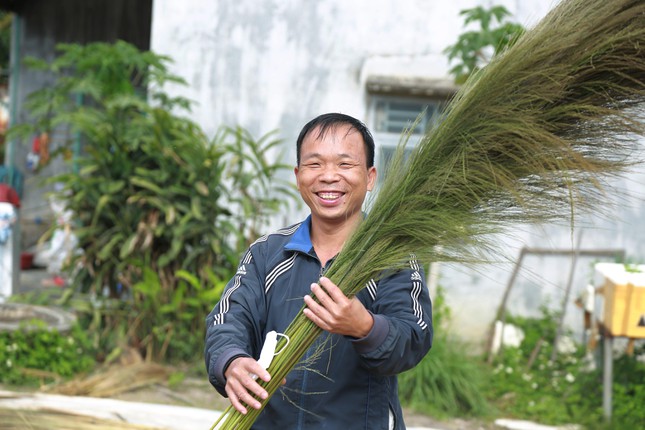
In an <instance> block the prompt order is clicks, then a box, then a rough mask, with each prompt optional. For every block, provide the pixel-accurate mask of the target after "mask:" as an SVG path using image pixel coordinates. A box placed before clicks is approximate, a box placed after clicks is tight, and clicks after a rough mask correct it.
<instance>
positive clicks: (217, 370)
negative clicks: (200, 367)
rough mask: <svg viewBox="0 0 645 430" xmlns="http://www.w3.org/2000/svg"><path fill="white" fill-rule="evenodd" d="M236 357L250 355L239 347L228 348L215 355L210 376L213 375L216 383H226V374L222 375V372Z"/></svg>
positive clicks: (222, 384)
mask: <svg viewBox="0 0 645 430" xmlns="http://www.w3.org/2000/svg"><path fill="white" fill-rule="evenodd" d="M238 357H250V355H249V354H247V353H246V352H245V351H244V350H243V349H241V348H230V349H227V350H226V351H224V352H223V353H221V354H220V356H219V357H217V360H215V363H213V366H212V367H211V370H212V373H211V377H214V378H215V380H216V381H217V383H218V384H219V385H221V386H222V387H223V386H225V385H226V376H224V372H226V369H227V368H228V365H229V364H231V361H233V360H235V359H236V358H238Z"/></svg>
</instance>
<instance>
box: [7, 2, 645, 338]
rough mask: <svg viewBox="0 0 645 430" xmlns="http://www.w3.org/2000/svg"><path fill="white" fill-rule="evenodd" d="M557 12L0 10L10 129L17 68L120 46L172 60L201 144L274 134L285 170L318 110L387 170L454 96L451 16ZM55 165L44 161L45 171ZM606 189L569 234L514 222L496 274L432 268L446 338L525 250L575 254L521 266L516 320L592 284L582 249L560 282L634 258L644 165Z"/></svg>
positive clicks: (37, 214)
mask: <svg viewBox="0 0 645 430" xmlns="http://www.w3.org/2000/svg"><path fill="white" fill-rule="evenodd" d="M554 3H555V2H554V1H551V0H525V1H520V0H515V1H509V0H506V1H501V0H500V1H494V2H491V1H476V0H455V1H451V2H438V1H427V0H399V1H396V2H393V1H389V0H353V1H344V0H324V1H317V2H303V1H295V0H265V1H261V2H260V1H257V0H238V1H236V2H230V1H224V0H219V1H213V0H186V1H182V2H177V1H172V0H154V1H152V0H145V1H137V2H127V1H123V0H121V1H109V2H108V1H103V0H93V1H83V0H59V1H46V0H29V1H21V2H17V1H6V0H5V1H1V2H0V5H2V4H4V6H5V7H10V8H13V10H15V11H16V13H17V19H16V21H15V23H16V25H15V28H14V34H15V44H14V49H13V51H12V52H13V54H14V63H13V64H14V72H16V73H14V74H12V79H15V77H16V76H17V77H18V81H12V84H11V95H12V101H11V111H12V112H13V114H14V115H15V116H14V118H17V119H18V120H24V119H25V118H26V116H25V115H26V114H25V113H24V112H22V110H21V105H22V101H23V100H24V97H25V96H26V94H28V93H29V92H30V91H32V90H34V89H36V88H39V87H41V86H42V85H46V84H47V82H46V81H43V80H42V78H36V77H33V76H31V75H30V72H28V71H25V70H24V69H23V68H22V67H21V66H20V64H19V63H18V62H17V59H19V58H23V57H24V56H27V55H36V56H41V57H43V58H52V55H53V48H54V45H55V43H58V42H89V41H94V40H107V41H113V40H116V39H125V40H127V41H130V42H132V43H134V44H135V45H137V46H139V47H140V48H144V49H147V48H150V49H152V50H153V51H155V52H157V53H159V54H165V55H168V56H169V57H171V58H172V59H173V60H174V64H173V65H172V67H171V70H172V71H173V72H174V73H176V74H177V75H179V76H181V77H183V78H184V79H186V80H187V82H188V86H187V87H179V86H177V87H170V88H169V90H170V92H171V93H175V94H177V95H183V96H186V97H188V98H190V99H192V100H194V101H195V102H196V104H195V106H194V108H193V112H192V117H193V119H194V120H195V121H197V122H198V123H199V124H200V125H201V126H202V127H203V129H204V130H205V131H206V132H207V133H208V134H210V135H213V134H214V133H215V132H216V130H217V128H218V127H219V126H221V125H241V126H243V127H244V128H246V129H248V130H249V131H250V132H251V133H252V134H253V135H255V136H260V135H262V134H265V133H267V132H269V131H272V130H278V132H279V136H280V137H281V138H282V139H284V145H283V148H282V152H281V153H278V152H276V154H275V156H276V157H278V156H283V157H284V160H285V161H286V162H287V163H290V164H295V139H296V136H297V134H298V132H299V131H300V128H301V127H302V125H304V123H305V122H307V121H308V120H309V119H311V118H313V117H314V116H316V115H318V114H320V113H324V112H330V111H336V112H343V113H346V114H349V115H352V116H355V117H358V118H361V119H363V120H364V121H365V122H366V123H367V125H368V126H369V127H370V128H371V129H372V131H373V132H374V135H375V138H376V142H377V152H376V162H377V168H379V169H381V170H383V166H384V164H385V163H386V160H387V156H388V154H389V153H390V152H391V151H392V149H393V147H394V145H396V143H397V142H398V139H399V136H400V134H401V131H402V129H403V127H405V126H406V125H407V124H408V123H409V121H410V120H412V119H414V118H415V117H416V116H417V115H418V113H419V112H421V111H422V110H423V109H424V108H426V107H427V109H428V115H427V118H426V120H427V121H432V120H433V117H432V113H433V112H435V111H436V110H437V109H441V106H442V104H443V103H445V102H446V101H447V100H448V99H449V98H450V96H451V95H452V94H454V92H455V90H456V87H455V85H454V83H453V80H452V78H451V77H450V76H449V75H448V69H449V64H448V60H447V57H446V55H445V54H444V52H443V51H444V49H445V48H446V47H447V46H448V45H450V44H452V43H454V42H455V41H456V39H457V37H458V35H459V34H460V33H462V32H463V31H464V28H463V25H462V24H463V18H462V17H461V16H460V15H459V12H460V11H461V10H463V9H468V8H472V7H475V6H477V5H482V6H484V7H489V6H491V5H493V4H501V5H504V6H506V8H507V9H508V10H509V11H510V12H511V13H512V14H513V18H512V19H513V20H514V21H516V22H519V23H521V24H523V25H525V26H527V27H530V26H532V25H534V24H535V23H536V22H537V21H538V20H539V19H540V18H541V17H542V16H544V15H545V14H546V13H547V11H548V10H549V9H550V8H551V7H552V6H553V4H554ZM28 151H29V142H20V143H16V145H15V148H14V151H13V155H12V160H13V164H14V166H16V167H17V168H19V169H21V170H22V171H23V173H24V177H25V182H24V183H25V190H24V192H23V207H22V209H21V212H22V214H23V215H22V225H23V230H24V231H29V229H30V228H31V227H30V226H34V225H36V224H37V223H38V220H43V219H46V218H47V216H48V207H47V203H46V200H45V199H44V197H43V189H42V187H41V186H40V185H39V184H38V180H37V179H38V178H36V177H35V175H32V174H31V173H30V172H28V171H26V170H25V169H24V168H23V165H24V159H25V157H26V155H27V153H28ZM60 168H62V167H61V166H60V165H56V164H53V165H52V166H50V167H48V168H47V169H45V171H44V172H42V174H44V175H47V174H51V173H52V172H55V171H57V169H60ZM48 169H49V170H48ZM614 185H615V188H616V189H617V190H619V191H620V192H621V193H623V194H622V195H621V196H620V197H615V196H611V195H608V196H607V197H608V201H614V202H615V206H614V209H612V210H609V211H608V212H607V214H606V215H605V216H594V214H591V215H590V216H586V217H584V218H583V219H582V220H581V223H580V224H577V225H575V226H573V227H572V226H568V225H564V226H552V225H549V226H542V227H526V226H513V230H512V232H511V234H509V235H505V236H503V237H501V236H500V237H499V238H498V239H497V240H499V242H500V243H501V244H502V246H501V248H502V249H503V250H504V251H505V256H500V262H499V263H498V264H491V265H485V266H480V267H474V268H465V267H459V266H453V265H440V266H439V267H440V269H439V284H440V285H442V286H443V287H444V288H445V290H446V293H447V300H448V304H449V305H450V306H451V308H452V310H453V316H454V322H453V324H454V329H455V332H457V333H459V334H460V335H461V336H463V337H466V338H469V339H471V340H475V341H480V340H483V338H484V336H485V334H486V331H487V329H488V327H489V325H490V323H491V322H492V320H493V318H494V315H495V312H496V310H497V307H498V305H499V303H500V301H501V300H502V296H503V293H504V290H505V288H506V286H507V283H508V281H509V279H510V278H511V275H512V270H513V263H514V261H515V260H516V259H517V257H518V255H519V252H520V249H521V248H522V247H523V246H530V247H535V248H545V249H549V250H564V251H571V252H570V255H552V256H535V255H532V254H531V255H528V256H527V257H526V258H525V260H524V263H525V265H524V266H523V268H522V270H521V271H520V273H519V276H518V278H517V280H516V283H515V288H514V289H513V291H512V292H511V295H510V297H509V302H508V303H509V310H510V311H511V312H515V313H518V312H522V313H525V314H533V313H537V312H538V309H539V306H540V305H541V304H546V303H550V304H551V305H553V306H556V307H559V306H560V304H561V301H562V300H563V298H564V297H565V291H566V288H567V285H569V284H571V286H572V292H571V298H570V300H569V303H571V302H572V300H573V298H575V297H576V296H577V295H578V294H579V293H580V292H581V291H582V290H583V289H584V287H585V286H586V285H587V283H588V282H592V281H593V278H594V273H593V267H592V263H593V262H595V261H599V260H600V259H601V257H598V256H596V255H588V254H585V253H584V252H582V253H580V254H579V258H578V259H577V260H575V262H576V264H575V267H574V268H573V272H571V274H570V269H571V267H572V261H573V260H572V255H574V254H575V252H573V251H575V250H576V249H580V250H610V251H611V250H623V251H624V252H625V254H626V255H627V256H628V258H631V259H633V260H634V261H639V260H640V261H641V262H642V261H643V260H644V259H645V228H643V227H642V225H643V223H644V222H645V198H644V196H645V169H644V168H643V167H642V166H640V167H638V168H637V169H635V171H634V173H632V174H630V175H627V176H626V177H625V178H622V179H617V180H616V181H615V182H614ZM608 207H609V206H608ZM300 215H301V216H304V215H305V212H304V211H302V213H301V214H300ZM293 218H294V214H293V213H289V214H284V216H282V217H280V219H276V220H275V225H276V226H277V225H282V224H284V223H287V222H292V221H295V220H294V219H293ZM35 230H38V229H37V228H36V229H35ZM612 258H613V257H611V256H610V255H608V256H607V257H603V258H602V259H604V260H608V259H609V260H611V259H612ZM566 313H567V321H568V322H569V325H570V326H571V327H573V328H576V329H578V331H579V329H580V326H581V324H582V314H581V313H580V311H579V310H577V309H576V308H574V307H573V306H572V305H571V304H569V306H568V307H567V310H566Z"/></svg>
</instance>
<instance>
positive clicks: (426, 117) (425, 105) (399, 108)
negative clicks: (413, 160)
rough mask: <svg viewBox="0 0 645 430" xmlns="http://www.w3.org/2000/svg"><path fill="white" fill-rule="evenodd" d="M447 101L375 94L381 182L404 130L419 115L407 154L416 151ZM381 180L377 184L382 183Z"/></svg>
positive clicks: (374, 121)
mask: <svg viewBox="0 0 645 430" xmlns="http://www.w3.org/2000/svg"><path fill="white" fill-rule="evenodd" d="M444 105H445V101H444V100H443V99H429V98H413V97H395V96H374V97H373V98H372V103H371V109H370V111H371V115H370V118H371V121H370V122H371V127H370V128H371V129H372V131H373V133H374V141H375V145H376V148H375V164H376V169H377V171H378V172H379V175H378V184H380V183H382V182H383V178H384V177H385V172H386V170H387V167H388V165H389V163H390V161H391V160H392V156H393V155H394V152H395V150H396V146H397V145H398V143H399V141H400V139H401V137H402V135H403V132H404V131H406V130H407V129H409V128H410V127H411V126H412V125H413V124H414V122H415V121H416V120H417V118H419V115H421V114H422V113H423V115H422V116H421V117H420V118H419V123H418V124H417V126H416V127H415V128H414V130H412V133H411V136H410V140H409V141H408V147H407V148H406V155H407V154H409V153H410V152H412V148H413V147H414V145H416V144H417V143H418V142H419V140H420V138H421V136H422V135H423V133H425V132H426V130H428V129H429V128H430V127H432V126H433V125H434V124H435V122H436V121H437V120H438V118H439V115H440V113H441V112H442V110H443V108H444ZM378 184H377V185H378Z"/></svg>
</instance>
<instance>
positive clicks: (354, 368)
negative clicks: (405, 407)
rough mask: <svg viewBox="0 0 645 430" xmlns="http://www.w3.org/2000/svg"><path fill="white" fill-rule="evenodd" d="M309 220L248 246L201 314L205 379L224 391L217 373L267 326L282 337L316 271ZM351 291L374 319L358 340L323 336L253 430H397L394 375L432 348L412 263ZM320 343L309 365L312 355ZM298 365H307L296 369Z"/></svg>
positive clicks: (425, 302) (248, 352)
mask: <svg viewBox="0 0 645 430" xmlns="http://www.w3.org/2000/svg"><path fill="white" fill-rule="evenodd" d="M310 223H311V218H310V217H309V218H307V219H306V220H305V221H303V222H301V223H299V224H296V225H293V226H291V227H288V228H284V229H282V230H278V231H277V232H275V233H273V234H270V235H268V236H263V237H261V238H260V239H258V240H257V241H256V242H255V243H253V244H252V245H251V246H250V247H249V249H248V251H247V252H246V254H245V255H244V257H243V258H242V260H241V261H240V264H239V266H238V270H237V274H236V275H235V276H234V277H233V279H231V281H230V282H229V283H228V285H227V287H226V289H225V291H224V293H223V295H222V298H221V300H220V302H219V303H218V304H217V305H216V306H215V308H214V309H213V311H212V312H211V313H210V314H209V315H208V317H207V319H206V327H207V329H206V330H207V331H206V347H205V360H206V368H207V370H208V376H209V380H210V382H211V384H212V385H213V386H214V387H215V388H216V389H217V391H219V392H220V393H221V394H222V395H224V396H226V392H225V391H224V386H225V385H226V380H225V377H224V371H225V370H226V366H227V365H228V364H229V363H230V361H232V359H233V358H235V357H238V356H240V355H243V356H250V357H254V358H255V359H258V358H259V355H260V351H261V349H262V343H263V342H264V338H265V335H266V333H267V332H269V331H271V330H275V331H277V332H278V333H284V331H285V330H286V328H287V326H288V325H289V323H290V322H291V321H292V320H293V319H294V318H295V316H296V315H297V313H298V312H299V311H300V309H301V308H302V305H303V297H304V296H305V295H307V294H310V293H311V290H310V285H311V284H312V283H313V282H318V279H319V277H320V275H321V273H322V271H323V267H321V263H320V260H319V259H318V258H317V257H316V254H315V252H314V250H313V246H312V244H311V238H310V235H309V231H310ZM410 266H411V267H410V269H409V270H402V271H399V272H396V273H394V274H392V275H391V276H388V277H385V278H383V279H381V280H380V281H378V282H374V281H371V282H369V283H368V285H367V286H366V288H364V289H363V290H361V291H360V292H359V293H358V294H357V296H356V297H357V298H358V299H359V300H360V301H361V302H362V303H363V305H365V307H366V308H367V310H368V311H370V312H371V313H372V315H373V317H374V327H373V328H372V330H371V332H370V333H369V334H368V335H367V336H366V337H364V338H362V339H356V338H351V337H347V336H341V335H336V334H330V333H327V332H323V333H322V334H321V335H320V336H319V337H318V339H317V341H316V342H314V344H313V345H312V347H311V348H310V349H309V351H307V352H306V354H305V356H304V357H303V360H302V362H301V363H300V364H298V365H297V366H296V367H295V368H294V369H293V370H292V371H291V373H289V375H288V376H287V384H286V385H284V386H282V388H280V390H279V391H278V392H276V393H275V394H274V395H273V397H272V398H271V399H270V400H269V404H268V405H267V406H266V407H265V408H264V410H263V411H262V413H261V414H260V416H259V417H258V419H257V420H256V422H255V424H254V426H253V429H284V430H287V429H289V430H292V429H307V430H312V429H313V430H316V429H332V430H338V429H343V430H352V429H365V430H367V429H369V430H379V429H383V430H387V429H388V415H389V411H391V412H392V414H393V415H394V420H395V425H394V428H395V429H397V430H398V429H405V424H404V423H403V416H402V412H401V406H400V403H399V399H398V392H397V391H398V385H397V378H396V375H397V374H398V373H400V372H403V371H405V370H408V369H410V368H412V367H413V366H415V365H416V364H417V363H419V361H421V359H422V358H423V357H424V356H425V354H426V353H427V352H428V350H429V349H430V346H431V344H432V309H431V303H430V296H429V294H428V290H427V288H426V286H425V277H424V274H423V270H422V269H421V268H420V267H419V266H418V264H417V263H416V261H412V262H411V263H410ZM321 345H324V347H323V348H322V350H321V351H318V353H319V356H318V357H317V358H316V359H315V360H314V361H313V362H307V360H309V361H311V357H312V355H313V354H314V353H315V352H316V350H317V349H321V348H320V346H321ZM303 363H306V365H303Z"/></svg>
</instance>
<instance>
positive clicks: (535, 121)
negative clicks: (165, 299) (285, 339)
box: [213, 0, 645, 429]
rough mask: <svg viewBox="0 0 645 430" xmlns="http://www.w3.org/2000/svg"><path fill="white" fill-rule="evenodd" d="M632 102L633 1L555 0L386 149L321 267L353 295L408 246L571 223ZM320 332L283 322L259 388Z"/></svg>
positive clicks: (637, 128)
mask: <svg viewBox="0 0 645 430" xmlns="http://www.w3.org/2000/svg"><path fill="white" fill-rule="evenodd" d="M644 101H645V2H644V1H642V0H611V1H606V0H564V1H563V2H561V3H560V4H559V5H558V6H556V7H555V8H554V9H553V10H552V11H551V12H550V13H549V14H548V15H547V16H546V17H545V18H544V19H543V20H542V21H541V22H540V23H539V24H538V25H537V26H536V27H535V28H533V29H532V30H530V31H528V32H526V33H525V34H524V35H523V36H522V37H521V38H520V39H519V40H518V41H517V43H516V44H515V45H514V46H513V47H512V48H510V49H509V50H507V51H506V52H504V53H502V54H501V55H500V56H498V57H497V58H496V59H494V60H493V61H492V62H491V63H490V64H489V65H488V66H487V67H485V68H484V69H483V70H481V71H480V72H479V73H477V74H475V75H474V76H472V77H471V78H470V79H469V81H468V82H467V83H466V84H465V85H464V87H462V89H461V90H460V91H459V93H458V94H457V95H456V97H455V98H454V100H453V101H452V102H451V103H450V105H449V107H448V108H447V111H446V113H445V115H444V117H443V118H442V121H440V123H439V124H438V125H437V126H436V127H435V128H433V129H431V130H429V131H428V132H427V133H426V134H425V136H424V137H423V139H422V140H421V142H420V144H419V145H418V146H417V147H416V148H415V149H414V151H413V153H412V155H411V157H410V158H409V159H408V160H407V161H404V160H403V157H402V156H401V154H402V151H401V150H399V155H398V156H397V157H396V162H395V164H394V167H393V168H391V169H390V171H389V172H388V174H387V177H386V180H385V184H384V186H383V188H382V189H381V191H380V193H379V195H378V197H377V199H376V200H375V201H374V202H373V205H372V209H371V211H370V213H369V215H368V216H367V218H366V219H365V221H364V222H363V223H362V224H361V225H360V227H359V228H358V230H357V231H356V232H355V233H354V234H353V236H352V237H351V238H350V239H349V241H348V242H347V243H346V244H345V246H344V247H343V249H342V251H341V253H340V254H339V255H338V256H337V258H336V260H335V261H334V263H333V265H332V266H331V267H330V269H329V271H328V272H327V274H326V276H328V277H329V278H330V279H331V280H332V281H334V282H335V283H336V284H337V285H339V286H340V287H341V289H343V291H344V292H345V293H346V294H347V295H349V296H352V295H354V294H356V293H357V292H358V291H359V290H360V289H361V288H363V286H364V285H365V284H366V283H367V282H368V280H369V279H370V278H378V277H379V274H380V273H382V271H384V270H388V269H393V268H398V267H404V266H405V265H406V264H407V261H408V260H409V256H410V254H412V253H414V254H416V256H417V258H419V259H420V260H421V261H425V262H430V261H457V262H473V261H485V260H486V258H487V256H489V255H490V254H489V253H490V252H493V251H494V244H493V243H491V239H492V237H491V233H499V232H504V231H505V229H506V228H507V227H508V226H509V225H512V224H517V223H545V222H551V221H554V220H557V221H559V220H562V219H568V220H570V222H573V219H574V218H575V214H576V213H577V211H578V210H581V211H582V210H585V209H590V208H592V207H596V205H597V203H598V202H599V201H601V200H602V197H603V189H604V188H605V185H606V179H607V178H608V177H610V176H613V175H617V174H619V173H620V172H622V171H624V169H625V168H626V167H627V166H629V165H631V164H633V163H634V160H633V158H631V157H632V155H633V151H634V149H635V147H636V145H637V141H638V136H639V135H643V134H644V125H643V123H644V121H643V119H644V116H645V115H644V113H643V111H642V110H639V108H640V106H639V105H641V104H642V103H643V102H644ZM320 332H321V330H320V329H319V328H318V327H316V326H315V325H314V324H313V323H311V322H310V321H309V320H308V319H307V318H306V317H304V315H303V314H302V313H300V314H299V315H298V316H297V317H296V318H295V319H294V321H293V322H292V323H291V325H290V326H289V327H288V329H287V333H286V334H287V335H288V336H289V337H290V339H291V342H290V343H289V344H288V345H287V346H286V347H285V349H284V351H283V352H282V353H281V354H280V355H278V356H277V357H276V358H275V359H274V362H273V363H272V364H271V366H270V367H269V369H268V371H269V373H270V374H271V375H272V379H271V381H270V382H269V383H267V384H266V386H265V388H266V390H267V391H268V392H269V394H270V395H272V394H273V393H275V391H276V390H277V389H278V388H279V385H280V381H281V380H282V379H283V378H284V377H285V376H286V375H287V374H288V373H289V371H290V370H291V369H292V368H293V367H294V366H295V365H296V364H297V363H298V362H299V360H300V359H301V358H302V356H303V355H304V353H305V351H306V350H307V349H308V348H309V346H310V345H311V344H312V343H313V341H314V340H315V339H316V337H317V336H318V335H319V334H320ZM281 347H282V346H281V345H279V346H278V348H281ZM263 403H264V404H266V402H263ZM259 413H260V411H259V410H254V409H251V410H250V411H249V412H248V414H247V415H241V414H240V413H238V412H237V411H235V410H234V409H232V408H229V409H228V410H227V411H226V414H224V415H223V416H222V419H221V420H220V421H221V423H220V422H219V421H218V422H217V423H215V425H213V428H215V427H216V426H218V425H219V427H218V428H221V429H248V428H250V427H251V425H252V424H253V422H254V420H255V418H256V417H257V415H258V414H259Z"/></svg>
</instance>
